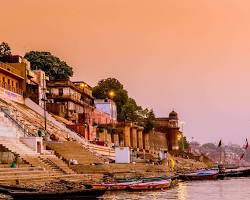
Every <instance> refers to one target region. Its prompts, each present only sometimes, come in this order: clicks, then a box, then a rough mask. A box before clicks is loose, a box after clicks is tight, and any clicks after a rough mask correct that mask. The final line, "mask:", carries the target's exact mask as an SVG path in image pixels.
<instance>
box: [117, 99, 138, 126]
mask: <svg viewBox="0 0 250 200" xmlns="http://www.w3.org/2000/svg"><path fill="white" fill-rule="evenodd" d="M139 110H140V108H139V106H137V104H136V102H135V100H134V99H132V98H129V99H128V101H127V102H126V104H124V105H123V106H122V108H121V119H123V120H126V121H131V122H135V121H138V118H139V115H138V114H139V113H138V112H139Z"/></svg>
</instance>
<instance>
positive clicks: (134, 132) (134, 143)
mask: <svg viewBox="0 0 250 200" xmlns="http://www.w3.org/2000/svg"><path fill="white" fill-rule="evenodd" d="M131 134H132V147H133V148H137V127H132V131H131Z"/></svg>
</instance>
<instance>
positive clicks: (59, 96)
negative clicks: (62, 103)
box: [47, 94, 93, 107]
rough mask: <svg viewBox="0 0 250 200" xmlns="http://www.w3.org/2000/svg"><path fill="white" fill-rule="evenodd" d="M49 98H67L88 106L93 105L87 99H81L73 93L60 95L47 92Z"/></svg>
mask: <svg viewBox="0 0 250 200" xmlns="http://www.w3.org/2000/svg"><path fill="white" fill-rule="evenodd" d="M47 98H48V99H65V100H71V101H73V102H75V103H78V104H81V105H87V106H91V107H93V105H91V103H90V102H88V101H86V100H80V99H78V98H76V96H75V95H72V94H67V95H65V94H63V95H59V94H47Z"/></svg>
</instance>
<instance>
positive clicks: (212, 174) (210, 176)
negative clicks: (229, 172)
mask: <svg viewBox="0 0 250 200" xmlns="http://www.w3.org/2000/svg"><path fill="white" fill-rule="evenodd" d="M219 177H220V172H219V169H217V168H213V169H203V170H198V171H196V172H194V173H188V174H183V175H180V176H179V178H180V179H181V180H185V181H193V180H216V179H218V178H219Z"/></svg>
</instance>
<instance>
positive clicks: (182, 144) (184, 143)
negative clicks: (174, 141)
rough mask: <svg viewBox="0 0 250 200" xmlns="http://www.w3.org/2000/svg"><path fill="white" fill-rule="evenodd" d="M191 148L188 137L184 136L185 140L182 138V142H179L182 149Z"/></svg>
mask: <svg viewBox="0 0 250 200" xmlns="http://www.w3.org/2000/svg"><path fill="white" fill-rule="evenodd" d="M189 146H190V143H189V142H188V141H187V137H186V136H184V137H183V138H181V140H180V141H179V147H180V149H182V148H184V149H188V148H189Z"/></svg>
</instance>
